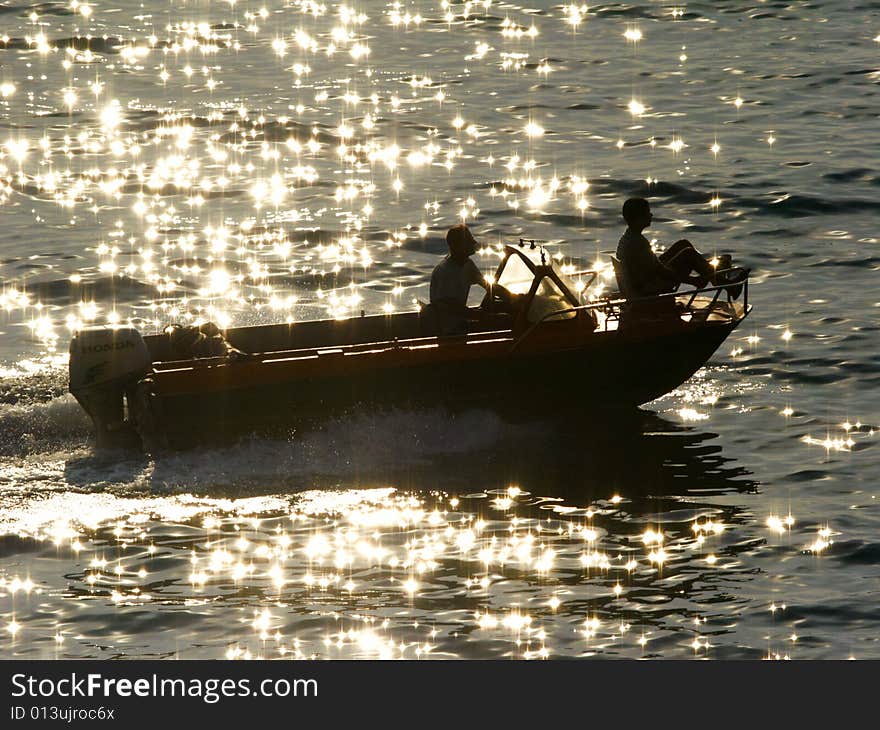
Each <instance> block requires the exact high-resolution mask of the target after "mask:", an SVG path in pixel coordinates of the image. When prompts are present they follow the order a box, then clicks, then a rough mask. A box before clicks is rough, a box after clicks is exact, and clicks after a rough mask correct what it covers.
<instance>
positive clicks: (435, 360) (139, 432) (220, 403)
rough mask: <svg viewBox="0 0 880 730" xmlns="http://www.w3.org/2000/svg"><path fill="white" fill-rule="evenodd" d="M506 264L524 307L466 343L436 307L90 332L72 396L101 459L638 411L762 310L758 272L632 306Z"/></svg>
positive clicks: (554, 271)
mask: <svg viewBox="0 0 880 730" xmlns="http://www.w3.org/2000/svg"><path fill="white" fill-rule="evenodd" d="M498 253H499V256H500V261H499V264H498V267H497V269H496V272H495V275H494V281H495V282H497V283H499V284H501V285H502V286H504V287H505V288H506V289H507V290H508V291H510V292H512V293H513V294H515V295H517V296H515V297H514V298H513V299H514V302H513V303H512V304H511V303H510V302H508V305H509V306H504V305H503V304H502V300H501V299H500V298H498V297H497V296H493V295H492V294H491V293H487V294H486V296H485V297H484V299H483V302H482V303H481V304H480V306H479V307H473V308H470V309H469V310H468V319H469V321H468V331H467V332H466V333H463V334H458V335H448V336H441V335H438V334H437V322H436V318H435V317H434V316H433V313H432V311H431V307H430V306H426V307H423V308H422V309H421V310H420V311H415V312H403V313H397V314H382V315H370V316H367V315H366V314H365V313H363V312H361V316H359V317H357V316H356V317H352V318H348V319H333V320H319V321H304V322H296V323H293V324H286V323H285V324H270V325H256V326H245V327H233V328H229V329H226V330H222V331H221V330H220V329H219V328H217V327H216V326H215V325H213V324H211V323H202V324H201V325H199V326H180V325H173V326H170V327H167V328H166V329H165V330H164V331H163V332H161V333H158V334H146V335H142V334H141V333H140V332H139V331H138V330H137V329H136V328H134V327H131V326H116V327H109V326H103V327H102V326H94V327H87V328H84V329H82V330H80V331H78V332H77V333H75V335H74V337H73V338H72V341H71V345H70V391H71V392H72V393H73V395H74V396H75V398H76V399H77V401H78V402H79V403H80V404H81V406H82V407H83V408H84V409H85V411H86V412H87V413H88V415H89V416H90V417H91V419H92V421H93V423H94V427H95V434H96V441H97V445H98V446H99V447H110V448H117V447H135V448H141V449H143V450H145V451H147V452H160V451H162V450H165V449H178V448H187V447H189V446H192V445H194V444H197V443H201V442H204V441H206V440H208V441H213V440H221V441H222V440H229V439H234V438H237V437H239V436H241V435H242V434H246V433H248V432H253V431H259V430H262V429H269V430H272V429H277V428H287V429H289V428H291V427H294V428H295V427H297V426H300V425H302V424H304V423H307V422H309V421H310V420H311V419H320V418H324V417H327V416H329V415H332V414H340V413H345V412H350V411H351V410H352V409H357V408H374V407H389V406H390V407H409V406H417V405H421V404H426V403H443V404H444V405H447V406H450V407H454V404H462V405H467V406H472V405H475V404H480V405H487V406H490V407H493V408H498V409H500V410H502V411H503V410H504V409H505V408H507V407H512V406H516V407H519V406H520V405H522V404H523V403H525V402H533V403H536V404H538V407H539V408H542V409H544V411H546V410H547V409H548V408H552V404H553V403H554V402H562V401H565V402H567V403H569V404H570V403H571V402H572V401H577V402H582V403H584V404H585V406H588V407H591V408H598V407H614V408H621V407H622V408H634V407H636V406H638V405H641V404H644V403H647V402H649V401H651V400H654V399H655V398H658V397H659V396H661V395H664V394H665V393H668V392H670V391H672V390H674V389H675V388H677V387H678V386H680V385H682V384H683V383H684V382H686V381H687V380H688V379H689V378H690V377H691V376H692V375H693V374H694V373H696V372H697V371H698V370H699V369H700V368H701V367H702V366H703V365H705V364H706V362H707V361H708V360H709V358H710V357H711V356H712V355H713V354H714V353H715V351H716V350H717V349H718V347H719V346H720V345H721V344H722V343H723V342H724V340H725V339H726V338H727V337H728V335H730V333H731V332H732V331H733V330H734V329H736V327H738V326H739V324H740V323H741V322H742V321H743V320H744V319H745V318H746V317H747V316H748V314H749V312H750V311H751V307H750V305H749V303H748V271H747V270H741V271H742V273H743V276H742V277H740V278H739V279H738V281H739V282H740V283H739V284H738V285H737V287H731V286H708V287H704V288H702V289H694V290H690V289H688V290H684V291H676V292H671V293H668V294H661V295H657V296H653V297H644V298H636V297H633V296H626V295H625V293H622V292H621V291H620V290H619V289H620V287H618V289H617V290H610V289H609V290H605V289H604V288H603V287H605V286H606V284H610V280H612V279H613V275H612V276H611V277H610V279H609V277H608V276H607V271H608V270H607V269H605V270H603V269H599V268H597V269H593V270H586V271H578V272H564V270H561V269H560V268H558V267H557V265H556V264H555V263H554V261H553V260H552V258H551V257H549V256H548V255H547V254H546V252H545V250H544V249H543V247H541V246H537V245H536V244H535V242H533V241H531V242H530V241H524V240H520V242H519V245H508V246H504V247H502V248H500V249H499V251H498ZM617 273H618V275H619V274H620V272H619V271H618V272H617ZM619 278H622V277H619ZM740 293H742V297H741V300H740V298H739V297H738V295H739V294H740Z"/></svg>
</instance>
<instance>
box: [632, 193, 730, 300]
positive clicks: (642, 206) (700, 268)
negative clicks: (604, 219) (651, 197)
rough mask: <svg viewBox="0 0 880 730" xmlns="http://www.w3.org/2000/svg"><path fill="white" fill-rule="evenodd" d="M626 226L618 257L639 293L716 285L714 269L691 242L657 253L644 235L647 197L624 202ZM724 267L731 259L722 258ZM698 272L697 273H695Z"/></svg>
mask: <svg viewBox="0 0 880 730" xmlns="http://www.w3.org/2000/svg"><path fill="white" fill-rule="evenodd" d="M623 218H624V220H625V221H626V224H627V229H626V231H625V232H624V234H623V235H622V236H621V237H620V242H619V243H618V244H617V259H618V260H619V261H620V263H621V266H622V267H623V270H624V272H625V273H626V276H627V280H628V282H629V286H630V287H631V288H632V290H633V293H634V294H635V295H636V296H640V297H647V296H653V295H655V294H665V293H667V292H672V291H675V289H676V287H677V286H678V285H679V284H693V285H694V286H696V287H697V288H698V289H701V288H703V287H704V286H706V284H715V283H716V281H715V269H714V268H713V266H712V264H710V263H709V262H708V261H707V260H706V259H705V257H704V256H703V255H702V254H701V253H700V252H699V251H697V250H696V249H695V248H694V247H693V244H691V242H690V241H687V240H685V239H681V240H680V241H676V242H675V243H673V244H672V245H671V246H670V247H669V248H668V249H666V250H665V251H664V252H663V253H661V254H660V255H659V256H657V255H656V254H655V253H654V252H653V251H652V250H651V244H650V243H649V242H648V239H647V238H645V237H644V236H643V235H642V231H644V230H645V229H646V228H647V227H648V226H650V225H651V221H652V220H653V216H652V215H651V206H650V205H649V204H648V201H647V200H645V199H644V198H630V199H629V200H627V201H626V202H625V203H624V204H623ZM723 262H724V268H727V267H728V266H730V258H729V257H723ZM694 272H696V273H694Z"/></svg>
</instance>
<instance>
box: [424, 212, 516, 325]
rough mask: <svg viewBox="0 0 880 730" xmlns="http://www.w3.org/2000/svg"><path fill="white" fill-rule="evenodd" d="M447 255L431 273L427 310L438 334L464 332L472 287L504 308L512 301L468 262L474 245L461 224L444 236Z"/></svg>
mask: <svg viewBox="0 0 880 730" xmlns="http://www.w3.org/2000/svg"><path fill="white" fill-rule="evenodd" d="M446 245H447V246H448V247H449V253H448V254H447V256H446V258H444V259H443V261H441V262H440V263H439V264H437V266H436V267H435V268H434V271H433V273H432V274H431V308H432V309H433V310H434V312H435V314H436V317H437V323H438V329H439V333H440V334H441V335H460V334H466V333H467V320H468V308H467V301H468V294H469V292H470V289H471V286H473V285H474V284H476V285H477V286H481V287H483V289H485V290H486V291H487V292H491V293H492V294H493V295H494V296H497V297H499V298H500V299H501V300H502V302H504V303H505V304H506V305H508V306H509V305H510V303H511V302H512V301H513V299H514V295H512V294H511V293H510V292H509V291H507V289H505V288H504V287H503V286H500V285H498V284H495V285H492V284H490V283H489V282H488V281H487V280H486V277H484V276H483V274H482V273H481V272H480V270H479V269H478V268H477V265H476V264H475V263H474V262H473V260H471V258H470V257H471V256H472V255H473V254H474V253H475V252H476V250H477V242H476V240H475V239H474V236H473V234H472V233H471V231H470V229H469V228H468V227H467V226H466V225H465V224H464V223H461V224H459V225H457V226H453V227H452V228H450V229H449V231H448V232H447V233H446Z"/></svg>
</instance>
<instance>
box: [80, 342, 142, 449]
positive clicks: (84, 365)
mask: <svg viewBox="0 0 880 730" xmlns="http://www.w3.org/2000/svg"><path fill="white" fill-rule="evenodd" d="M150 365H151V358H150V353H149V351H148V350H147V345H146V343H145V342H144V339H143V337H141V335H140V332H138V331H137V330H136V329H134V328H133V327H115V328H113V327H86V328H85V329H82V330H80V331H79V332H77V333H76V334H75V335H74V337H73V339H72V340H71V342H70V392H71V393H73V396H74V397H75V398H76V399H77V401H79V404H80V405H81V406H82V407H83V408H84V409H85V410H86V412H87V413H88V414H89V416H91V418H92V421H93V422H94V424H95V431H96V434H97V441H98V446H99V447H121V446H132V445H134V444H136V443H137V435H136V434H135V432H134V430H133V429H132V428H131V426H130V425H129V424H128V423H127V422H126V420H125V404H124V401H123V398H124V396H125V394H126V391H128V390H130V389H131V388H133V386H134V385H135V384H136V383H137V381H138V380H139V379H140V378H141V377H142V376H143V375H144V374H145V373H146V372H147V371H148V370H149V369H150Z"/></svg>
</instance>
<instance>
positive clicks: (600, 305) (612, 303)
mask: <svg viewBox="0 0 880 730" xmlns="http://www.w3.org/2000/svg"><path fill="white" fill-rule="evenodd" d="M725 270H726V269H725ZM749 276H750V275H749V273H748V271H747V273H746V277H745V278H744V279H743V280H742V281H741V282H737V284H742V287H743V311H744V312H745V313H748V311H749ZM730 286H731V285H730V284H724V285H721V286H708V287H704V288H702V289H694V290H693V291H684V292H678V291H674V292H668V293H666V294H653V295H651V296H646V297H631V298H627V297H618V298H616V299H602V300H599V301H595V302H591V303H589V304H581V305H579V306H577V307H568V308H566V309H557V310H556V311H554V312H547V314H545V315H543V316H542V317H541V318H540V319H539V320H537V321H536V322H533V323H532V325H531V326H530V327H529V328H528V329H527V330H526V331H525V332H523V333H522V334H521V335H520V336H519V337H517V338H516V340H514V343H513V345H512V346H511V348H510V351H511V352H513V351H514V350H515V349H516V348H517V347H519V346H520V344H522V342H523V340H525V339H526V338H527V337H528V336H529V335H530V334H532V332H534V331H535V329H536V328H537V327H538V325H540V324H543V323H544V322H546V321H547V320H548V319H550V318H552V317H558V316H559V315H561V314H570V313H571V312H586V311H591V310H598V309H608V308H610V307H619V306H621V305H623V304H633V303H635V302H654V301H659V300H661V299H676V298H678V297H683V296H688V295H689V296H690V299H688V303H687V308H688V310H690V308H691V305H692V304H693V301H694V299H696V297H697V295H698V294H703V293H706V292H715V296H713V297H712V301H711V303H710V304H709V307H712V306H713V305H714V304H715V302H716V301H717V300H718V297H719V295H720V294H721V292H723V291H727V289H728V287H730ZM700 309H701V310H702V309H704V308H703V307H701V308H700Z"/></svg>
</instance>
